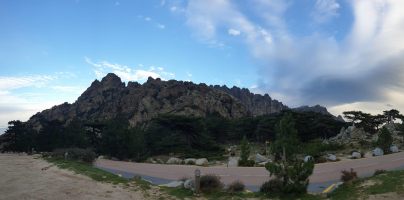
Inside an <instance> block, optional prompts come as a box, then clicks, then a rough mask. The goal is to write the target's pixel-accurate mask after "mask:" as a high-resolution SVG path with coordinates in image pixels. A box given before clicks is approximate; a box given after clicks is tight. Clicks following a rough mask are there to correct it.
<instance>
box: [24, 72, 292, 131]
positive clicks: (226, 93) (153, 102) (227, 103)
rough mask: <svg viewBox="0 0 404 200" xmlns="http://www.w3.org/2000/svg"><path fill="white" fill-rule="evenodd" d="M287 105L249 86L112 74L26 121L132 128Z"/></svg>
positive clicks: (267, 110) (269, 110)
mask: <svg viewBox="0 0 404 200" xmlns="http://www.w3.org/2000/svg"><path fill="white" fill-rule="evenodd" d="M284 109H287V107H286V106H284V105H283V104H282V103H281V102H278V101H276V100H272V99H271V98H270V97H269V96H268V95H267V94H265V95H259V94H253V93H251V92H250V91H249V90H248V89H240V88H237V87H233V88H231V89H229V88H227V87H226V86H207V85H206V84H203V83H201V84H194V83H192V82H183V81H176V80H169V81H162V80H161V79H159V78H157V79H153V78H151V77H149V79H148V80H147V82H145V83H144V84H139V83H137V82H128V84H127V86H126V85H125V83H124V82H122V81H121V79H120V78H119V77H118V76H117V75H115V74H113V73H110V74H108V75H107V76H105V77H104V78H103V79H102V80H101V81H98V80H95V81H94V82H93V83H92V84H91V86H90V87H89V88H87V90H86V91H85V92H84V93H83V94H82V95H81V96H80V97H79V98H78V99H77V101H76V102H74V103H73V104H69V103H64V104H61V105H58V106H54V107H52V108H51V109H47V110H44V111H42V112H40V113H37V114H35V115H34V116H32V117H31V118H30V120H29V121H28V122H29V123H31V124H32V125H34V126H35V127H38V126H39V127H40V126H41V120H46V121H52V120H58V121H61V122H64V123H68V122H69V121H70V120H72V119H80V120H90V121H95V120H99V121H102V120H109V119H113V118H116V117H118V116H119V117H123V118H125V119H128V121H129V124H130V125H131V126H136V125H137V124H139V123H142V122H145V121H148V120H150V119H152V118H153V117H156V116H158V115H159V114H175V115H186V116H196V117H204V116H206V115H208V114H212V113H217V114H219V115H221V116H222V117H225V118H240V117H245V116H258V115H265V114H271V113H276V112H279V111H281V110H284Z"/></svg>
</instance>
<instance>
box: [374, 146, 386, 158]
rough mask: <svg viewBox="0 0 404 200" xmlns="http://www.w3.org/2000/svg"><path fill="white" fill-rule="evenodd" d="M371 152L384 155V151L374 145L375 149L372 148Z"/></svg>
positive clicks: (375, 154)
mask: <svg viewBox="0 0 404 200" xmlns="http://www.w3.org/2000/svg"><path fill="white" fill-rule="evenodd" d="M372 154H373V156H382V155H384V152H383V150H382V149H381V148H379V147H376V148H375V149H373V151H372Z"/></svg>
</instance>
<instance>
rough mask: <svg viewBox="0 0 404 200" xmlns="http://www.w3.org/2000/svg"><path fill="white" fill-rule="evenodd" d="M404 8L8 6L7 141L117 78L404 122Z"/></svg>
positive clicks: (73, 0) (392, 0) (46, 2)
mask: <svg viewBox="0 0 404 200" xmlns="http://www.w3.org/2000/svg"><path fill="white" fill-rule="evenodd" d="M403 10H404V1H401V0H249V1H242V0H240V1H236V0H233V1H232V0H147V1H146V0H142V1H141V0H59V1H54V0H0V132H1V131H2V130H4V129H5V128H6V127H7V122H8V121H11V120H23V121H25V120H27V119H28V118H29V117H30V116H32V115H33V114H35V113H37V112H39V111H42V110H44V109H47V108H51V107H52V106H54V105H58V104H61V103H63V102H69V103H73V102H74V101H75V100H76V99H77V98H78V97H79V96H80V94H81V93H82V92H83V91H84V90H85V89H86V88H87V87H88V86H89V85H90V84H91V82H92V81H94V80H95V79H98V80H100V79H101V78H102V77H103V76H105V75H106V74H107V73H109V72H113V73H115V74H117V75H118V76H120V77H121V79H122V80H123V81H125V82H128V81H137V82H140V83H143V82H144V81H146V80H147V78H148V77H149V76H151V77H153V78H157V77H159V78H161V79H163V80H169V79H176V80H183V81H192V82H195V83H202V82H203V83H206V84H208V85H227V86H229V87H232V86H238V87H245V88H248V89H250V90H251V91H252V92H255V93H260V94H264V93H268V94H269V95H270V96H271V97H272V98H274V99H277V100H279V101H281V102H283V103H284V104H286V105H288V106H289V107H297V106H301V105H316V104H320V105H323V106H326V107H327V108H328V110H329V111H330V112H331V113H333V114H335V115H338V114H341V113H342V112H343V111H346V110H362V111H365V112H370V113H373V114H375V113H380V112H382V111H383V110H387V109H392V108H396V109H398V110H401V111H403V112H404V101H402V99H404V37H403V35H404V12H402V11H403Z"/></svg>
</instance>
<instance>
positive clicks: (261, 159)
mask: <svg viewBox="0 0 404 200" xmlns="http://www.w3.org/2000/svg"><path fill="white" fill-rule="evenodd" d="M268 160H269V159H268V158H267V157H265V156H263V155H261V154H259V153H257V154H255V163H262V162H267V161H268Z"/></svg>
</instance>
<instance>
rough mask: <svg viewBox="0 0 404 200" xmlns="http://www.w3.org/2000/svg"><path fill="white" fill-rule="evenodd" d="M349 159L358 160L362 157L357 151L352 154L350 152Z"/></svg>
mask: <svg viewBox="0 0 404 200" xmlns="http://www.w3.org/2000/svg"><path fill="white" fill-rule="evenodd" d="M351 158H352V159H359V158H362V155H361V153H359V152H357V151H354V152H352V155H351Z"/></svg>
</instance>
